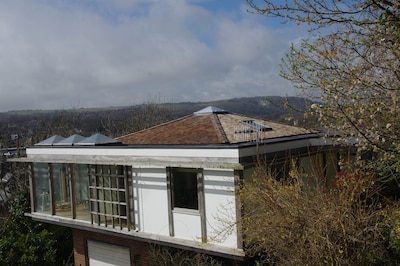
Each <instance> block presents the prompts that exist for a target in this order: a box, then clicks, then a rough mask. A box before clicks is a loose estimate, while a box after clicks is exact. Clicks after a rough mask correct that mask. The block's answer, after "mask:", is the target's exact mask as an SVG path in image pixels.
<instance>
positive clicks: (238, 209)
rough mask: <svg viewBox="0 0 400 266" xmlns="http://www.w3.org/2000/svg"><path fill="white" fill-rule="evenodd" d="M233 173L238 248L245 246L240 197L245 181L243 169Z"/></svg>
mask: <svg viewBox="0 0 400 266" xmlns="http://www.w3.org/2000/svg"><path fill="white" fill-rule="evenodd" d="M233 175H234V182H235V205H236V206H235V209H236V231H237V232H236V233H237V248H243V229H242V202H241V199H240V187H241V183H242V182H243V170H234V174H233Z"/></svg>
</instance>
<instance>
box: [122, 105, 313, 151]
mask: <svg viewBox="0 0 400 266" xmlns="http://www.w3.org/2000/svg"><path fill="white" fill-rule="evenodd" d="M205 109H207V108H205ZM205 109H203V110H205ZM215 110H218V111H215ZM206 111H207V112H200V113H199V112H195V113H194V114H193V115H189V116H185V117H182V118H179V119H176V120H173V121H170V122H167V123H164V124H161V125H158V126H155V127H152V128H149V129H145V130H142V131H138V132H134V133H132V134H129V135H125V136H122V137H119V138H117V140H119V141H121V142H122V143H123V144H128V145H135V144H149V145H164V144H165V145H167V144H175V145H207V144H210V145H211V144H236V143H244V142H254V141H256V140H258V141H263V140H268V139H274V138H282V137H292V136H293V137H294V136H299V135H306V134H311V133H312V132H311V131H309V130H306V129H303V128H299V127H294V126H288V125H283V124H279V123H273V122H268V121H265V120H261V119H256V118H252V117H247V116H243V115H238V114H230V113H228V112H226V111H224V110H222V109H219V108H215V107H213V108H211V107H210V108H208V109H207V110H206ZM214 111H215V112H214ZM222 111H223V112H222Z"/></svg>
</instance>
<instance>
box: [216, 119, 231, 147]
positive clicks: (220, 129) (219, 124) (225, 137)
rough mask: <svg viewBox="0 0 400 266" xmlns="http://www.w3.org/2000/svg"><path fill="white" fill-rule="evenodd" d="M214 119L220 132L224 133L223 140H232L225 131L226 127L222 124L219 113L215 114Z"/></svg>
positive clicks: (225, 141) (227, 141)
mask: <svg viewBox="0 0 400 266" xmlns="http://www.w3.org/2000/svg"><path fill="white" fill-rule="evenodd" d="M212 121H213V122H214V123H215V125H216V127H217V129H218V132H219V133H220V134H221V135H222V138H223V142H224V143H230V141H229V139H228V136H227V135H226V133H225V130H224V127H223V126H222V124H221V121H219V116H218V114H216V113H214V114H213V116H212Z"/></svg>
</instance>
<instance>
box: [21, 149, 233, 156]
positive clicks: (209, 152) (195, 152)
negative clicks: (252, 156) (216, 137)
mask: <svg viewBox="0 0 400 266" xmlns="http://www.w3.org/2000/svg"><path fill="white" fill-rule="evenodd" d="M26 154H27V156H28V157H30V156H34V155H66V156H68V155H93V156H96V155H107V156H138V157H154V156H157V157H169V156H173V157H215V158H218V157H222V158H238V149H144V148H134V149H132V148H126V149H121V148H116V149H112V148H92V149H91V148H76V149H75V148H54V147H53V148H39V149H37V148H27V149H26Z"/></svg>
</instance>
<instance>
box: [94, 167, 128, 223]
mask: <svg viewBox="0 0 400 266" xmlns="http://www.w3.org/2000/svg"><path fill="white" fill-rule="evenodd" d="M89 190H90V204H91V214H92V221H93V223H97V224H99V225H104V226H111V227H113V228H115V227H120V228H125V227H127V226H128V215H127V213H128V204H127V202H128V200H127V178H126V173H125V167H123V166H120V165H119V166H115V165H96V166H93V167H92V169H91V176H90V186H89Z"/></svg>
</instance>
